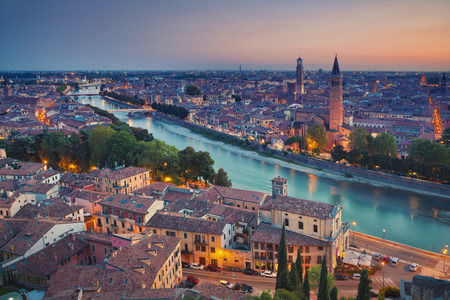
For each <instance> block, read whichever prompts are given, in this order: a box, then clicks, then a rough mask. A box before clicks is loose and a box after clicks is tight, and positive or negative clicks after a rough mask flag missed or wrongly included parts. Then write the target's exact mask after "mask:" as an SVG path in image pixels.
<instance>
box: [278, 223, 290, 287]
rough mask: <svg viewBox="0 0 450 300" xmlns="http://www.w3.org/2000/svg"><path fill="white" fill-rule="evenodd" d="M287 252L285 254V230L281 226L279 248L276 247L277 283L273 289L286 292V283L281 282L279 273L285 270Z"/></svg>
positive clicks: (286, 266)
mask: <svg viewBox="0 0 450 300" xmlns="http://www.w3.org/2000/svg"><path fill="white" fill-rule="evenodd" d="M287 268H288V265H287V252H286V228H285V226H284V224H283V229H282V231H281V237H280V246H279V247H278V273H277V282H276V284H275V289H285V290H286V282H283V281H282V279H281V273H282V272H283V271H284V270H287Z"/></svg>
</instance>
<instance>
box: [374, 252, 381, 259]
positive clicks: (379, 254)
mask: <svg viewBox="0 0 450 300" xmlns="http://www.w3.org/2000/svg"><path fill="white" fill-rule="evenodd" d="M382 257H383V255H382V254H381V253H377V254H375V255H374V256H373V258H374V259H375V260H381V258H382Z"/></svg>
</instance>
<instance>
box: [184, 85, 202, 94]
mask: <svg viewBox="0 0 450 300" xmlns="http://www.w3.org/2000/svg"><path fill="white" fill-rule="evenodd" d="M186 94H187V95H189V96H201V94H202V92H201V91H200V89H199V88H198V87H196V86H195V85H188V86H187V87H186Z"/></svg>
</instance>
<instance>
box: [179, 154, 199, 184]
mask: <svg viewBox="0 0 450 300" xmlns="http://www.w3.org/2000/svg"><path fill="white" fill-rule="evenodd" d="M178 157H179V158H180V176H181V177H182V178H183V179H184V180H185V183H186V182H188V181H191V180H196V179H197V177H198V172H197V170H196V169H195V168H194V157H195V149H194V148H192V147H186V148H185V149H184V150H181V151H179V152H178Z"/></svg>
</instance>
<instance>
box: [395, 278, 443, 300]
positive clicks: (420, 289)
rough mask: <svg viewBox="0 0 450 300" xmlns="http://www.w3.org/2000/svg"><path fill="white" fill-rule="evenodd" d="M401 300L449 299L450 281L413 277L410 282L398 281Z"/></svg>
mask: <svg viewBox="0 0 450 300" xmlns="http://www.w3.org/2000/svg"><path fill="white" fill-rule="evenodd" d="M400 299H401V300H439V299H450V281H448V280H441V279H436V278H433V277H427V276H421V275H415V276H414V277H413V279H412V281H407V280H403V279H402V280H400Z"/></svg>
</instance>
